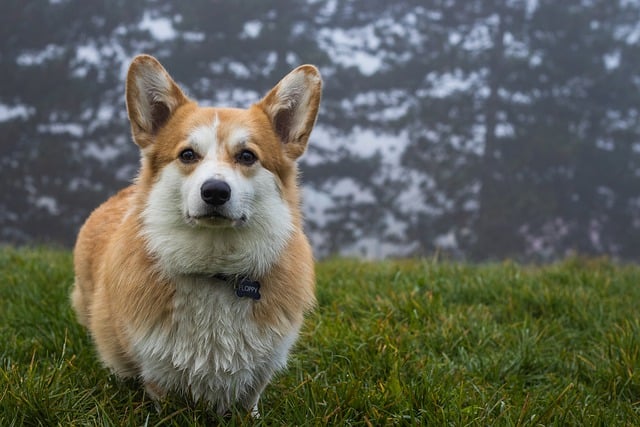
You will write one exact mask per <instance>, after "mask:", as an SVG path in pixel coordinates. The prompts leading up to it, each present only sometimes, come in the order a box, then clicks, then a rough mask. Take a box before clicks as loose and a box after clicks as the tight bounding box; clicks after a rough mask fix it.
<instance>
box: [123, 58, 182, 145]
mask: <svg viewBox="0 0 640 427" xmlns="http://www.w3.org/2000/svg"><path fill="white" fill-rule="evenodd" d="M126 99H127V112H128V114H129V121H130V122H131V131H132V133H133V139H134V141H135V142H136V144H138V145H139V146H140V148H145V147H147V146H148V145H149V144H151V142H152V140H153V137H154V135H155V134H156V133H157V132H158V130H160V128H162V126H164V125H165V124H166V123H167V121H168V120H169V118H170V117H171V115H172V114H173V113H174V112H175V110H176V109H177V108H178V107H179V106H180V105H182V104H184V103H186V102H188V101H189V99H188V98H187V97H186V96H185V94H184V93H183V92H182V90H180V88H179V87H178V85H177V84H176V83H175V82H174V81H173V79H172V78H171V76H169V73H167V71H166V70H165V69H164V67H162V65H160V62H158V60H157V59H155V58H154V57H152V56H149V55H138V56H136V57H135V58H134V59H133V61H132V62H131V65H130V66H129V72H128V73H127V89H126Z"/></svg>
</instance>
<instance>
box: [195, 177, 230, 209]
mask: <svg viewBox="0 0 640 427" xmlns="http://www.w3.org/2000/svg"><path fill="white" fill-rule="evenodd" d="M200 197H202V200H204V201H205V203H207V204H209V205H214V206H221V205H224V204H225V203H227V202H228V201H229V199H230V198H231V187H229V184H227V183H226V182H224V181H221V180H219V179H209V180H207V181H205V182H204V184H202V187H200Z"/></svg>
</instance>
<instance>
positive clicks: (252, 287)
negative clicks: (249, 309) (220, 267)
mask: <svg viewBox="0 0 640 427" xmlns="http://www.w3.org/2000/svg"><path fill="white" fill-rule="evenodd" d="M213 277H214V278H216V279H219V280H222V281H224V282H227V283H231V284H232V285H233V288H234V289H235V291H236V296H238V298H244V297H247V298H251V299H254V300H256V301H257V300H259V299H260V282H258V281H256V280H251V279H249V278H248V277H247V276H240V275H236V274H216V275H214V276H213Z"/></svg>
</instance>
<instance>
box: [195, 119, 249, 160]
mask: <svg viewBox="0 0 640 427" xmlns="http://www.w3.org/2000/svg"><path fill="white" fill-rule="evenodd" d="M244 116H245V112H244V110H223V111H216V110H213V111H210V112H209V114H207V115H206V116H204V117H203V118H200V120H198V121H197V123H195V124H194V125H193V126H192V129H191V131H190V133H189V136H188V139H189V142H190V143H191V144H192V145H193V146H194V147H196V148H197V149H199V150H202V151H204V152H208V151H210V150H211V149H215V148H216V147H220V146H221V145H226V146H227V147H228V148H233V147H235V146H238V145H242V144H246V142H247V140H248V139H249V137H250V135H251V130H250V123H248V122H247V120H246V117H244Z"/></svg>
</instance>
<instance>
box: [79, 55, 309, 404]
mask: <svg viewBox="0 0 640 427" xmlns="http://www.w3.org/2000/svg"><path fill="white" fill-rule="evenodd" d="M154 67H155V68H154ZM157 67H160V68H159V69H158V68H157ZM301 71H302V72H304V73H305V75H307V76H308V78H309V79H317V80H318V83H317V84H316V87H317V89H315V90H313V91H312V93H311V100H310V104H311V105H312V108H311V110H312V111H311V114H310V115H309V117H308V118H306V122H305V123H304V124H303V126H302V131H299V130H298V131H296V132H297V133H295V134H287V125H288V122H287V121H288V120H291V117H287V113H286V111H285V112H284V113H283V112H282V111H283V110H282V107H281V106H278V105H275V99H276V97H277V91H278V86H276V87H275V88H274V89H273V90H272V91H271V92H269V94H268V95H267V96H266V97H265V98H264V99H263V100H262V101H260V102H259V103H257V104H255V105H253V106H252V107H250V108H249V109H248V110H240V109H219V108H201V107H199V106H198V105H197V104H196V103H195V102H193V101H191V100H190V99H188V98H187V97H186V96H185V95H184V94H183V92H182V91H181V90H180V89H179V88H178V86H177V85H175V83H174V82H173V80H171V78H170V77H169V75H168V74H166V72H165V71H164V69H163V68H162V67H161V66H160V65H159V63H157V61H155V59H153V58H151V57H148V56H139V57H137V58H136V59H135V60H134V61H133V63H132V65H131V68H130V71H129V74H128V77H127V109H128V112H129V117H130V120H131V127H132V133H133V137H134V140H135V142H136V143H137V144H138V145H139V146H140V148H141V149H142V153H143V155H142V166H141V170H140V173H139V176H138V178H137V180H136V182H135V184H133V185H131V186H130V187H128V188H126V189H124V190H122V191H121V192H119V193H118V194H116V195H115V196H113V197H111V198H110V199H109V200H107V201H106V202H105V203H104V204H103V205H101V206H100V207H99V208H97V209H96V210H95V211H94V212H93V213H92V214H91V216H90V217H89V218H88V220H87V221H86V223H85V224H84V226H83V227H82V229H81V230H80V233H79V236H78V240H77V243H76V246H75V251H74V257H75V258H74V263H75V272H76V280H75V285H74V289H73V292H72V303H73V307H74V309H75V311H76V313H77V316H78V320H79V321H80V322H81V323H82V324H83V325H85V326H86V327H87V328H88V329H89V331H90V332H91V335H92V338H93V340H94V341H95V344H96V347H97V350H98V353H99V355H100V357H101V359H102V360H103V362H104V363H105V365H106V366H108V367H109V368H111V369H112V370H113V371H114V372H115V373H117V374H119V375H122V376H138V375H140V363H141V361H140V360H137V359H136V355H135V354H134V350H133V347H132V346H133V343H132V342H131V337H132V336H136V335H137V334H144V333H145V331H147V330H151V328H154V327H156V328H157V327H161V328H169V325H170V322H171V319H172V316H173V310H174V295H175V293H176V286H179V282H178V281H176V279H175V278H174V277H173V276H172V274H171V273H168V272H167V271H165V269H164V266H163V265H161V264H160V263H159V262H158V261H157V259H156V257H155V255H154V254H153V253H149V250H148V247H147V245H146V242H145V239H144V238H143V232H142V229H143V227H144V221H143V215H144V209H145V207H146V203H147V197H148V195H149V193H150V191H151V189H152V188H153V186H154V184H155V183H156V181H157V177H158V175H159V173H160V172H161V171H162V169H163V168H164V167H166V165H168V164H170V163H172V162H176V158H177V157H178V155H179V153H180V152H181V150H182V149H183V148H184V147H183V145H184V141H185V138H186V137H187V135H188V133H189V132H190V131H192V130H193V129H194V128H195V127H197V126H199V125H205V124H209V123H211V122H212V121H213V119H214V117H217V118H218V120H219V122H220V125H219V128H218V136H219V138H220V139H221V140H225V139H226V138H227V134H228V133H229V132H231V131H232V129H233V128H234V126H235V125H236V124H242V125H244V126H247V127H249V128H250V129H251V134H252V135H257V136H259V138H253V139H252V140H251V141H250V142H249V143H248V144H249V145H250V148H251V149H252V150H254V151H255V152H256V154H258V157H259V158H260V162H261V164H262V166H263V167H264V168H266V169H268V170H270V171H271V172H272V173H273V174H274V175H275V176H276V177H277V180H278V188H279V191H280V192H281V196H282V198H283V199H284V200H285V201H286V203H287V205H288V206H289V210H290V211H291V213H292V221H293V224H292V228H293V230H294V231H293V233H292V235H291V237H290V239H289V241H288V243H287V244H286V247H285V249H284V250H283V251H282V253H281V254H280V257H279V258H278V260H277V262H275V263H274V264H273V265H272V266H271V268H270V269H269V270H268V271H267V272H266V273H265V274H264V276H263V277H260V278H258V279H259V280H260V282H261V285H262V286H261V296H262V297H261V299H260V300H259V301H256V302H255V303H254V304H253V309H252V312H251V316H252V317H253V319H252V320H253V321H255V322H257V323H258V324H260V325H264V328H267V329H272V330H276V331H282V333H283V334H285V333H286V332H287V331H288V330H289V329H291V328H294V327H299V325H300V323H301V322H302V320H303V315H304V313H305V312H306V311H307V310H309V309H311V308H312V307H313V305H314V304H315V296H314V295H315V276H314V268H313V258H312V253H311V248H310V246H309V243H308V241H307V238H306V237H305V235H304V234H303V231H302V216H301V214H300V207H299V204H300V196H299V190H298V184H297V180H298V171H297V166H296V164H295V160H296V159H297V158H298V157H299V156H300V155H301V154H302V153H303V152H304V150H305V148H306V144H307V140H308V137H309V133H310V132H311V128H312V127H313V124H314V121H315V116H316V114H317V104H318V103H319V100H320V84H319V75H318V72H317V70H315V68H313V67H311V66H304V67H303V68H301ZM154 73H156V74H154ZM158 73H159V74H158ZM163 73H164V74H163ZM158 75H160V76H166V82H167V83H168V84H169V85H170V86H169V89H168V91H165V92H162V91H159V92H158V93H147V94H145V93H140V92H141V89H140V88H141V85H140V84H138V83H137V82H138V81H139V80H140V79H147V80H149V79H153V78H156V79H157V76H158ZM136 79H138V80H136ZM145 82H146V83H148V81H145ZM152 83H153V84H157V83H159V84H161V85H162V84H164V80H162V77H160V80H159V81H155V80H153V81H152ZM161 92H162V93H161ZM167 93H168V95H167ZM145 97H146V98H145ZM140 99H143V101H144V99H148V100H149V101H150V102H149V104H144V102H143V103H142V104H141V103H140V101H139V100H140ZM149 105H150V106H151V107H149ZM146 107H149V108H150V109H147V110H145V108H146ZM283 129H284V131H283ZM291 132H293V131H291ZM233 156H234V153H227V152H224V153H221V155H220V158H221V159H223V161H226V162H229V163H230V164H231V163H232V162H233ZM194 167H195V166H193V165H189V164H184V165H180V168H181V169H180V171H181V173H183V174H184V175H185V176H186V175H188V174H190V173H191V169H192V168H194ZM246 173H252V172H251V170H248V171H247V172H246ZM209 232H210V231H209ZM147 388H148V390H149V391H150V392H152V393H153V394H155V395H156V396H161V395H163V394H164V392H165V390H162V389H159V388H158V386H157V385H156V384H151V383H150V384H147Z"/></svg>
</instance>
